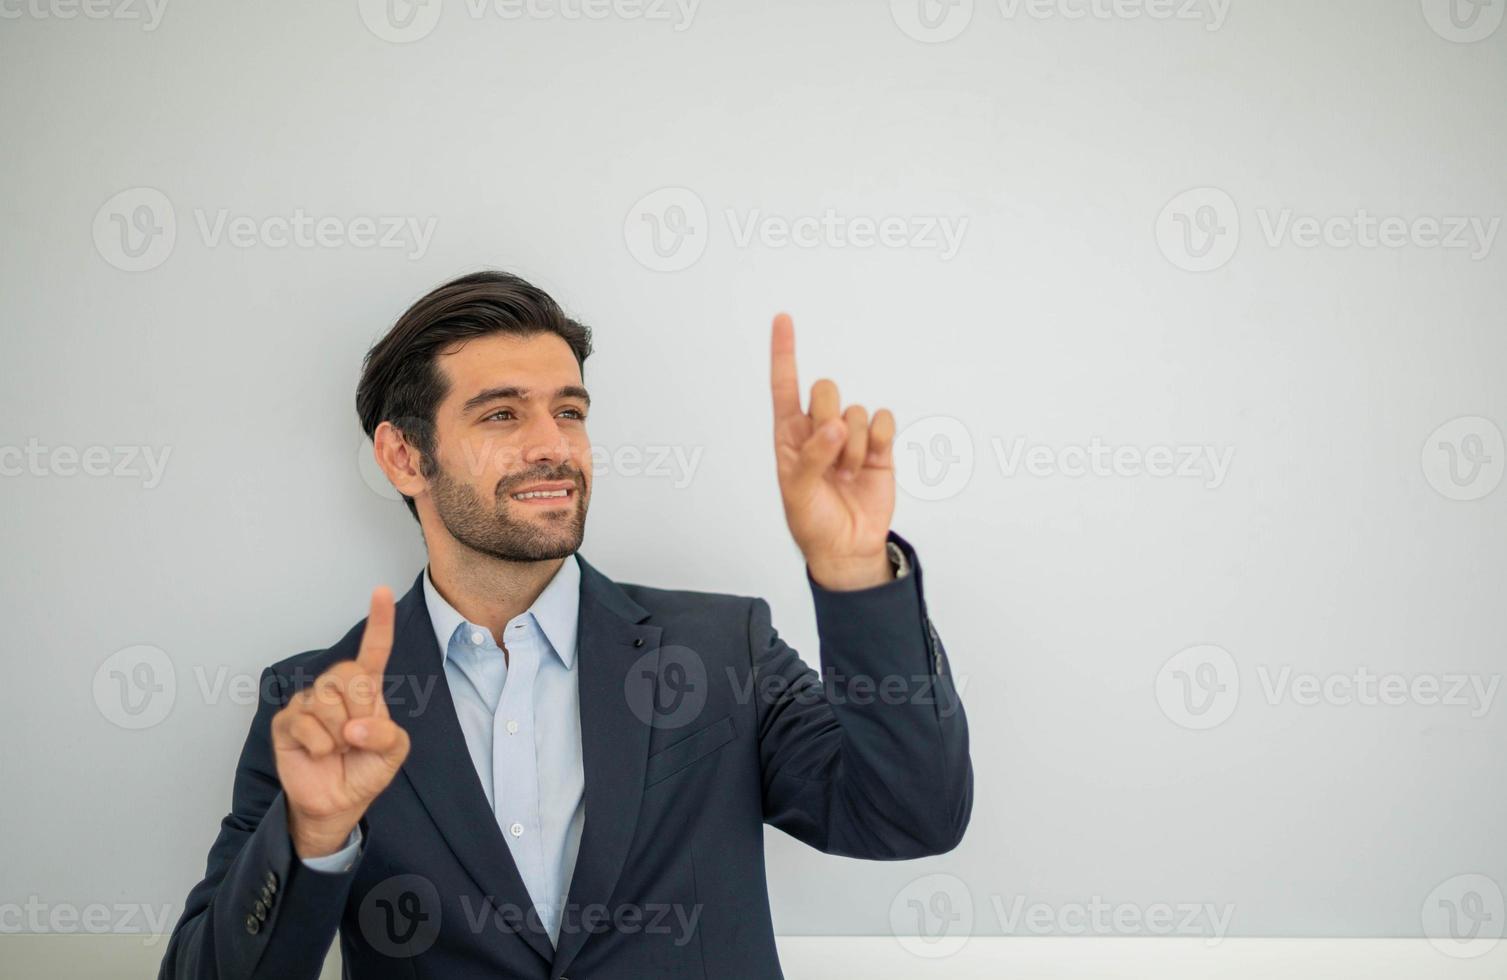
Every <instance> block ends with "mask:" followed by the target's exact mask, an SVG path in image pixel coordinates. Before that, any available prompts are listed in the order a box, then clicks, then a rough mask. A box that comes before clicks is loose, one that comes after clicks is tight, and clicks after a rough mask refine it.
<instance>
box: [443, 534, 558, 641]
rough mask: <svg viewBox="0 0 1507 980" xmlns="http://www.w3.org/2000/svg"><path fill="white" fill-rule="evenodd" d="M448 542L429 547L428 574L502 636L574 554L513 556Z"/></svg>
mask: <svg viewBox="0 0 1507 980" xmlns="http://www.w3.org/2000/svg"><path fill="white" fill-rule="evenodd" d="M447 545H448V546H447V547H441V548H431V549H430V552H429V577H430V578H432V579H433V580H434V587H435V589H437V590H438V591H439V594H440V595H442V596H444V597H445V601H446V602H448V603H450V605H452V606H454V607H455V611H456V612H458V613H460V614H461V615H462V616H464V617H466V619H467V620H468V621H469V622H473V623H477V624H479V625H482V626H485V627H486V628H487V629H488V630H490V631H491V633H492V636H493V637H500V636H502V635H503V630H504V628H505V627H506V626H507V624H508V622H509V621H510V620H512V619H513V618H514V617H516V616H518V615H520V614H522V613H524V612H527V611H528V609H529V607H530V606H532V605H533V604H534V601H535V600H536V599H538V598H539V593H541V592H543V591H544V588H545V586H547V585H549V583H550V580H551V579H553V578H554V577H555V573H556V572H558V571H559V570H560V566H561V565H562V564H564V563H565V561H566V560H567V559H568V558H569V557H570V556H566V557H565V558H550V559H547V560H545V561H508V560H506V559H502V558H494V557H492V556H491V555H484V554H482V553H480V552H477V551H472V550H471V549H469V548H466V547H465V546H463V545H460V544H458V543H455V542H447Z"/></svg>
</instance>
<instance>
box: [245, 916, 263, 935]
mask: <svg viewBox="0 0 1507 980" xmlns="http://www.w3.org/2000/svg"><path fill="white" fill-rule="evenodd" d="M246 931H247V932H249V933H251V935H253V936H254V935H256V934H257V933H259V932H261V931H262V924H261V923H260V922H258V921H257V919H256V916H254V915H248V916H246Z"/></svg>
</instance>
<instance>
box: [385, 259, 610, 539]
mask: <svg viewBox="0 0 1507 980" xmlns="http://www.w3.org/2000/svg"><path fill="white" fill-rule="evenodd" d="M493 333H509V334H517V335H520V336H524V337H528V336H532V335H534V334H540V333H552V334H555V335H556V336H558V337H560V338H561V339H562V340H564V341H565V342H566V343H567V344H569V345H570V349H571V351H572V352H573V353H574V354H575V355H576V364H577V365H579V366H580V368H581V374H582V377H583V378H584V377H585V372H586V358H587V357H589V356H590V355H591V328H590V327H587V326H585V325H583V324H580V323H577V322H576V321H575V320H573V319H571V318H570V317H568V316H566V315H565V311H564V310H562V309H560V304H559V303H556V302H555V301H554V299H553V298H552V297H551V296H550V295H549V294H548V293H546V292H545V291H544V290H542V289H540V288H539V287H537V286H535V285H533V284H532V283H530V282H528V281H527V280H525V279H522V278H520V277H519V276H515V275H513V274H512V273H508V272H493V271H488V272H474V273H472V274H471V275H468V276H461V277H460V278H459V279H452V280H451V281H450V282H447V283H445V284H444V285H443V286H439V287H437V288H435V289H433V290H431V291H430V292H429V293H428V294H427V295H425V296H424V297H423V298H421V299H420V300H419V301H418V302H416V303H414V304H413V305H412V306H410V307H409V308H408V309H407V311H405V312H404V314H403V315H402V316H400V317H398V322H397V323H395V324H393V326H392V329H391V330H389V331H387V335H386V336H385V337H383V338H382V339H381V340H379V341H377V342H376V344H374V345H372V348H371V350H369V351H367V352H366V358H365V360H363V362H362V367H361V382H360V384H359V385H357V386H356V415H357V416H358V417H359V418H360V420H361V428H362V430H363V431H364V432H365V433H366V436H367V438H369V439H371V438H375V436H376V432H377V426H378V425H380V424H381V423H382V422H383V421H384V420H385V421H388V422H391V423H392V424H393V425H394V426H396V427H397V429H398V430H399V431H401V432H402V433H403V435H404V437H405V438H406V439H407V440H408V441H409V443H410V444H411V445H413V446H414V448H416V449H417V450H418V451H419V454H420V455H419V466H420V468H421V472H423V473H424V475H425V476H429V475H432V474H433V473H434V472H435V467H434V460H433V457H434V450H435V437H434V415H435V411H436V409H438V408H439V404H440V402H442V401H444V400H445V396H446V395H447V394H448V393H449V385H448V384H447V383H446V381H445V377H444V375H443V374H442V373H441V372H440V370H439V368H438V367H437V366H436V364H435V358H436V357H437V356H438V355H439V354H441V353H443V352H444V351H446V350H448V349H449V348H450V347H451V346H452V345H454V344H456V343H458V342H460V341H465V340H469V339H471V338H473V337H481V336H484V335H486V334H493ZM403 502H404V503H406V504H407V505H408V512H409V513H410V514H412V515H413V519H414V520H418V519H419V510H418V507H416V506H415V505H414V502H413V498H412V497H409V496H408V495H407V494H404V496H403Z"/></svg>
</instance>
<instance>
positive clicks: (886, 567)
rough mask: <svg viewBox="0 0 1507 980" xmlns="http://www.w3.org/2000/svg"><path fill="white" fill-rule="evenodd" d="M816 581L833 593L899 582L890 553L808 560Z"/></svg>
mask: <svg viewBox="0 0 1507 980" xmlns="http://www.w3.org/2000/svg"><path fill="white" fill-rule="evenodd" d="M806 568H807V571H808V572H809V574H810V575H811V579H812V581H814V582H816V584H817V585H820V586H821V587H822V588H824V589H826V590H828V591H829V592H852V591H856V590H858V589H869V588H873V587H874V586H876V585H883V584H885V583H886V582H893V581H894V580H895V565H894V563H893V562H892V561H891V560H890V557H889V552H888V549H885V550H882V551H877V552H875V553H874V554H873V555H864V556H861V557H856V558H838V559H817V560H815V561H813V560H811V559H809V558H808V559H807V560H806Z"/></svg>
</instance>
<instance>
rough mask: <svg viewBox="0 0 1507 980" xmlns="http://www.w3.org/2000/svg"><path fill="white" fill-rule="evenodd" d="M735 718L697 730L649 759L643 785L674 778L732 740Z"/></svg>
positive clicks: (727, 716) (723, 718)
mask: <svg viewBox="0 0 1507 980" xmlns="http://www.w3.org/2000/svg"><path fill="white" fill-rule="evenodd" d="M734 734H736V731H735V730H734V728H733V716H732V715H723V716H722V717H721V718H718V719H717V720H716V721H714V722H712V723H711V724H710V725H707V726H706V727H705V728H700V729H697V730H696V731H694V732H692V733H691V734H689V735H687V736H686V737H684V738H682V739H681V740H680V741H678V742H676V743H675V744H674V745H671V746H670V747H668V748H664V749H660V750H659V751H658V752H656V753H654V754H653V755H651V756H649V764H648V768H647V770H646V771H645V773H644V785H645V786H646V787H647V786H653V785H654V784H655V783H657V782H659V781H660V780H662V779H667V778H669V777H670V776H673V775H675V774H676V773H677V772H679V771H680V770H682V769H684V768H685V767H686V766H689V765H690V764H691V763H693V762H695V761H697V760H698V759H701V758H703V757H705V756H707V755H710V754H711V753H713V752H715V751H717V750H718V749H720V748H722V746H724V745H726V744H727V743H728V742H731V741H732V740H733V735H734Z"/></svg>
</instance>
